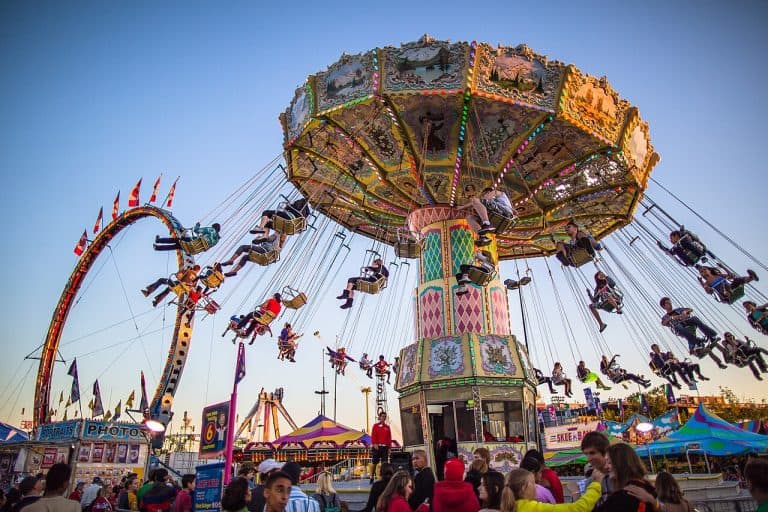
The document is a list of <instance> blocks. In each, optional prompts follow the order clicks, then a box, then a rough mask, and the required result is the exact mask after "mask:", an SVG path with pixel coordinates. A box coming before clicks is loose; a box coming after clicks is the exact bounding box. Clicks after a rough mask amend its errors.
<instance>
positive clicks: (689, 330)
mask: <svg viewBox="0 0 768 512" xmlns="http://www.w3.org/2000/svg"><path fill="white" fill-rule="evenodd" d="M659 305H660V306H661V307H662V308H663V309H664V311H666V313H665V315H664V316H663V317H662V318H661V325H663V326H664V327H669V328H670V330H672V334H674V335H676V336H680V337H681V338H684V339H685V340H686V341H687V342H688V350H689V351H690V353H691V354H692V355H695V356H697V357H701V356H699V354H701V352H702V350H703V349H704V348H705V346H706V344H707V343H712V344H713V346H712V347H711V348H715V347H717V348H720V350H721V351H722V348H721V347H720V345H718V343H717V342H718V341H719V340H720V336H718V335H717V333H716V332H715V330H714V329H712V328H711V327H710V326H708V325H707V324H705V323H704V322H702V321H701V320H700V319H699V318H698V317H696V316H691V313H693V310H692V309H691V308H677V309H675V308H673V307H672V299H670V298H669V297H662V298H661V300H660V301H659ZM697 330H700V331H701V332H702V333H703V334H704V336H706V338H699V337H698V336H696V332H697ZM707 355H709V357H710V358H712V360H713V361H714V362H715V363H717V366H719V367H720V368H721V369H725V368H727V367H728V366H727V365H724V364H723V362H722V361H721V360H720V358H719V357H717V356H716V355H715V354H713V353H712V350H711V349H710V350H709V351H708V354H707Z"/></svg>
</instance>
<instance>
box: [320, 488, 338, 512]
mask: <svg viewBox="0 0 768 512" xmlns="http://www.w3.org/2000/svg"><path fill="white" fill-rule="evenodd" d="M318 496H319V497H320V507H321V512H341V507H340V504H339V499H338V498H337V497H336V493H333V494H331V500H330V503H328V502H327V501H326V499H325V494H322V493H321V494H318Z"/></svg>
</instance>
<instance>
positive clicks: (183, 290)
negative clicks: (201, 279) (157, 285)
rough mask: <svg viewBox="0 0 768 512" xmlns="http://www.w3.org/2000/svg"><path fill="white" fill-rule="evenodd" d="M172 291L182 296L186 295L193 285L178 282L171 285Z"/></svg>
mask: <svg viewBox="0 0 768 512" xmlns="http://www.w3.org/2000/svg"><path fill="white" fill-rule="evenodd" d="M170 288H171V291H172V292H173V293H175V294H176V295H178V296H179V297H181V296H182V295H185V294H187V293H189V292H190V290H192V285H191V284H187V283H182V282H176V283H174V284H173V285H172V286H171V287H170Z"/></svg>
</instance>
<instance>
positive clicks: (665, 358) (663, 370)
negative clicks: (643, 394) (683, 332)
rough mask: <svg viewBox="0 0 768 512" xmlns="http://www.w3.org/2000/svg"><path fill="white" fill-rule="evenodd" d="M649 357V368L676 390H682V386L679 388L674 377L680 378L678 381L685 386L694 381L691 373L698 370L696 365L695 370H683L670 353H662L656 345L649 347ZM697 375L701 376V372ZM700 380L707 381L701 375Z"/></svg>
mask: <svg viewBox="0 0 768 512" xmlns="http://www.w3.org/2000/svg"><path fill="white" fill-rule="evenodd" d="M650 357H651V360H650V362H649V365H650V366H651V368H653V370H654V371H655V372H657V373H658V375H659V376H660V377H664V378H665V379H667V381H668V382H669V383H670V384H672V385H673V386H674V387H676V388H677V389H682V386H680V383H679V382H678V380H677V376H676V375H679V376H680V380H682V381H683V383H684V384H685V385H686V386H690V385H691V382H692V381H694V380H695V379H693V378H692V375H691V373H692V372H693V371H695V370H696V369H699V368H698V365H696V367H697V368H696V369H694V368H685V369H684V368H683V367H682V365H681V364H680V362H679V361H678V360H677V358H675V357H674V355H673V354H672V352H667V353H664V352H662V351H661V349H660V348H659V345H658V344H657V343H654V344H653V345H651V353H650ZM699 375H701V371H699ZM701 378H702V380H709V379H707V378H706V377H704V376H703V375H702V376H701Z"/></svg>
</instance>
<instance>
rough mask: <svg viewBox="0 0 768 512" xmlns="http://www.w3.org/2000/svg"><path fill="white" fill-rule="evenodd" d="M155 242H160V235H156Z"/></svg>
mask: <svg viewBox="0 0 768 512" xmlns="http://www.w3.org/2000/svg"><path fill="white" fill-rule="evenodd" d="M155 243H156V244H159V243H160V235H155Z"/></svg>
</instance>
